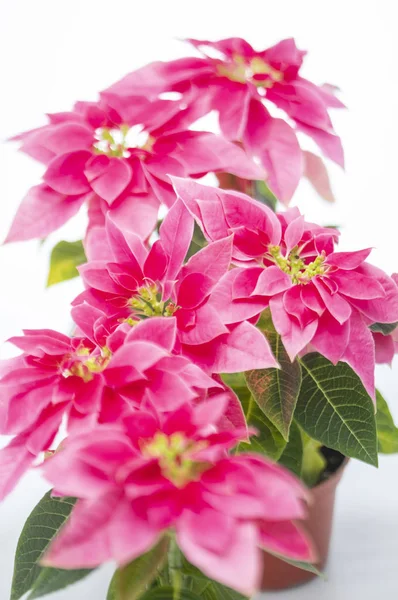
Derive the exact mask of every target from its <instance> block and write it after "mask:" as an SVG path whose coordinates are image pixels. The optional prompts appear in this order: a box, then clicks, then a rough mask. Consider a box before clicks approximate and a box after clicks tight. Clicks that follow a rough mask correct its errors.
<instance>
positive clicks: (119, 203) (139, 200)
mask: <svg viewBox="0 0 398 600" xmlns="http://www.w3.org/2000/svg"><path fill="white" fill-rule="evenodd" d="M109 211H110V214H111V216H112V219H113V220H114V221H115V223H117V224H118V225H120V226H122V227H123V228H124V229H129V230H130V231H132V232H134V233H136V234H137V235H138V236H139V237H140V238H141V239H143V240H146V239H147V238H148V237H149V236H150V235H151V233H152V232H153V231H154V229H155V227H156V222H157V217H158V211H159V200H158V199H157V198H156V196H155V195H154V194H149V193H148V194H133V195H131V196H129V195H128V196H127V197H126V198H121V199H120V200H116V201H115V202H113V203H112V205H111V206H110V209H109Z"/></svg>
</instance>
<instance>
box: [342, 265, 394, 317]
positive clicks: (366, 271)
mask: <svg viewBox="0 0 398 600" xmlns="http://www.w3.org/2000/svg"><path fill="white" fill-rule="evenodd" d="M358 272H359V273H361V274H363V275H365V276H367V277H371V278H373V279H374V280H375V281H378V283H380V284H381V286H382V287H383V289H384V298H383V299H382V300H380V299H378V298H376V299H375V300H357V299H356V298H351V299H350V302H351V304H352V305H353V306H355V307H356V308H357V309H358V310H359V311H360V312H362V313H363V314H364V315H365V316H366V317H368V319H370V321H371V322H372V323H394V322H395V321H398V287H397V285H396V283H395V281H394V280H393V279H392V278H391V277H389V276H388V275H387V274H386V273H384V271H382V270H381V269H379V268H378V267H375V266H373V265H370V264H368V263H364V264H362V265H361V266H360V267H358Z"/></svg>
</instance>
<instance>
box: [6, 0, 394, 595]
mask: <svg viewBox="0 0 398 600" xmlns="http://www.w3.org/2000/svg"><path fill="white" fill-rule="evenodd" d="M394 4H395V3H394V2H393V1H392V0H378V2H374V1H373V2H370V1H361V2H359V0H351V2H348V0H345V1H342V0H334V2H321V1H319V0H314V1H306V0H291V1H288V0H274V1H273V2H271V1H269V0H268V1H266V0H258V1H250V0H245V1H244V2H238V1H236V0H228V1H224V0H218V1H216V0H212V1H208V0H201V1H200V2H189V1H187V0H185V1H172V0H168V1H167V2H165V1H164V0H159V1H154V0H152V1H151V2H147V3H145V4H144V3H143V2H138V1H136V0H124V1H118V0H108V1H104V0H80V1H78V0H34V1H33V0H2V1H1V0H0V57H1V66H0V69H1V72H0V85H1V95H0V107H1V110H0V137H1V140H2V141H3V140H5V139H6V138H7V137H9V136H11V135H13V134H15V133H18V132H19V131H22V130H25V129H30V128H33V127H36V126H38V125H40V124H42V123H44V117H43V114H44V113H45V112H54V111H59V110H68V108H69V107H70V106H71V105H72V103H73V102H74V101H75V100H77V99H80V100H92V99H95V97H96V92H97V91H98V90H101V89H103V88H104V87H107V86H108V85H109V84H110V83H112V82H113V81H115V80H117V79H118V78H120V77H121V76H123V75H124V74H125V73H127V72H128V71H131V70H133V69H135V68H137V67H139V66H141V65H143V64H144V63H146V62H149V61H151V60H157V59H162V60H167V59H172V58H175V57H179V56H183V55H184V54H185V53H187V52H189V48H188V47H185V46H184V44H182V43H180V42H179V41H177V40H176V38H184V37H196V38H202V39H218V38H222V37H228V36H234V35H236V36H240V37H244V38H246V39H247V40H248V41H249V42H250V43H251V44H252V45H254V46H255V47H257V48H258V49H263V48H265V47H267V46H269V45H271V44H273V43H275V42H276V41H278V40H279V39H281V38H284V37H288V36H294V37H295V38H296V40H297V43H298V45H299V46H300V47H301V48H305V49H307V50H308V51H309V55H308V57H307V59H306V62H305V68H304V71H303V73H304V75H305V76H307V77H308V78H310V79H312V80H313V81H315V82H317V83H323V82H325V81H327V82H331V83H335V84H337V85H339V87H340V88H341V89H342V95H341V97H342V99H343V100H344V102H345V103H346V104H347V106H348V107H349V110H348V111H344V112H338V111H335V113H334V115H333V116H334V122H335V125H336V129H337V131H338V133H340V135H341V136H342V138H343V143H344V147H345V150H346V157H347V161H346V162H347V167H346V172H345V173H343V172H342V171H341V170H340V169H339V168H337V167H334V166H333V165H331V167H330V171H331V174H332V181H333V187H334V191H335V194H336V197H337V203H336V204H335V205H333V206H331V205H327V204H326V203H325V202H323V201H322V200H320V199H319V198H317V197H316V196H315V194H313V192H312V191H311V189H310V187H309V186H308V185H307V184H306V183H303V184H301V185H300V188H299V190H298V192H297V194H296V196H295V203H297V204H298V205H299V206H300V207H301V209H302V211H303V212H304V213H305V214H306V216H307V218H308V219H309V220H314V221H319V222H321V223H323V224H338V225H341V226H342V231H343V233H342V238H343V239H342V243H341V246H342V247H344V248H346V249H356V248H362V247H369V246H372V247H375V251H374V253H373V254H372V261H373V262H374V263H375V264H377V265H379V266H381V267H383V268H384V269H385V270H386V271H388V272H392V271H398V256H397V254H398V253H397V234H396V227H397V208H396V206H397V202H398V197H397V196H398V194H397V186H396V174H397V170H398V166H397V158H398V157H397V139H398V121H397V117H396V111H397V106H398V78H397V59H398V39H397V36H396V17H395V10H394ZM41 173H42V167H41V166H40V165H38V164H36V163H34V162H33V161H31V160H30V159H28V158H27V157H25V156H23V155H21V154H18V153H17V148H16V146H15V145H14V144H7V145H5V144H2V145H1V146H0V175H1V178H0V185H1V188H0V189H1V200H0V239H3V238H4V236H5V234H6V232H7V230H8V227H9V225H10V223H11V219H12V217H13V214H14V212H15V210H16V208H17V206H18V203H19V201H20V200H21V198H22V197H23V195H24V194H25V193H26V191H27V190H28V188H29V187H30V186H31V185H34V184H36V183H37V182H38V180H39V178H40V175H41ZM83 228H84V218H83V217H78V218H77V219H75V221H74V222H73V223H70V224H69V225H67V226H66V227H65V228H64V230H63V231H62V232H56V233H55V234H54V235H52V236H50V238H49V240H48V241H47V242H46V243H45V244H44V246H42V247H39V244H38V243H37V242H35V241H33V242H29V243H23V244H12V245H10V246H5V247H1V248H0V269H1V270H0V273H1V279H0V282H1V283H0V286H1V288H0V290H1V291H0V342H3V341H5V340H6V339H7V338H8V337H10V336H11V335H15V334H16V333H18V331H19V329H20V328H21V327H26V328H29V327H53V328H58V329H60V330H64V331H67V330H68V327H69V319H68V306H69V303H70V301H71V299H72V298H73V297H74V295H75V294H76V293H77V291H78V290H79V282H78V281H73V282H69V283H68V282H67V283H64V284H61V285H59V286H55V287H54V288H52V289H50V290H45V280H46V275H47V267H48V255H49V250H50V249H51V247H52V246H53V245H54V244H55V243H56V242H57V241H58V240H60V239H69V240H74V239H78V238H79V237H81V232H82V231H83ZM8 353H9V350H8V349H7V346H2V347H1V349H0V355H2V356H7V355H8ZM397 373H398V362H397V361H396V362H395V365H394V368H393V370H391V369H389V368H388V367H383V368H381V369H379V370H378V373H377V379H378V386H379V387H380V389H381V390H382V392H383V393H384V394H385V395H386V397H387V398H388V400H389V403H390V405H391V409H392V411H393V412H394V413H395V415H396V417H398V394H397V383H398V377H397ZM397 473H398V456H397V457H394V456H392V457H383V458H382V460H381V465H380V469H379V470H378V471H377V470H376V469H373V468H372V467H368V466H366V465H362V464H359V463H353V462H352V464H350V465H349V467H348V469H347V472H346V474H345V477H344V480H343V483H342V485H341V487H340V490H339V498H338V504H337V514H336V526H335V534H334V538H333V547H332V555H331V560H330V563H329V567H328V581H327V582H326V583H324V582H323V581H316V582H315V583H313V584H311V585H309V586H307V587H305V588H299V589H296V590H293V591H291V592H283V593H280V594H275V595H273V594H269V595H267V598H270V599H272V598H280V599H285V598H286V599H288V598H295V599H297V600H299V599H304V598H305V599H306V600H312V599H315V598H317V599H318V598H320V597H321V598H322V600H332V599H333V600H346V599H348V598H352V597H357V596H361V597H362V598H364V599H365V600H366V599H367V598H373V597H374V595H375V594H376V593H381V594H382V595H383V596H384V597H386V598H392V597H396V589H397V584H396V579H397V573H398V509H397V506H398V502H397V492H398V487H397V483H396V482H397ZM45 490H46V486H45V484H44V483H43V482H42V481H40V479H39V477H38V475H37V474H36V473H32V474H30V475H29V476H28V477H27V478H26V479H25V480H24V481H23V482H22V484H21V485H20V486H19V488H18V489H17V490H16V491H15V492H14V493H13V494H12V495H11V496H10V497H9V498H8V499H7V500H6V501H5V502H4V503H3V505H1V506H0V535H1V543H0V572H1V577H0V599H1V600H3V599H4V600H6V599H7V598H8V593H9V586H10V581H11V575H12V563H13V553H14V549H15V545H16V542H17V538H18V535H19V531H20V529H21V527H22V524H23V522H24V520H25V518H26V516H27V515H28V513H29V512H30V510H31V508H32V507H33V506H34V504H35V503H36V502H37V501H38V499H39V498H40V497H41V495H42V494H43V493H44V491H45ZM110 572H111V570H110V568H107V567H105V569H103V570H102V571H101V572H100V574H98V575H94V576H92V577H91V578H89V579H87V580H86V581H85V582H83V583H81V584H78V585H76V586H75V587H74V588H70V589H68V590H65V591H64V592H61V593H59V594H58V595H56V596H54V598H55V597H56V598H58V599H59V600H66V599H70V598H73V600H81V599H83V598H86V597H87V596H88V595H90V596H91V597H92V598H96V599H97V598H98V599H99V600H102V599H103V598H105V588H106V582H107V579H108V578H109V576H110ZM51 598H53V596H49V599H51Z"/></svg>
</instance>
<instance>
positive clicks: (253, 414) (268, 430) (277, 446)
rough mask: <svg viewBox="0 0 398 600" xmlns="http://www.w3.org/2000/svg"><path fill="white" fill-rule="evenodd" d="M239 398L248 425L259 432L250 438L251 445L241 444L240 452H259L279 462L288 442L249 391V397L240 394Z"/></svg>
mask: <svg viewBox="0 0 398 600" xmlns="http://www.w3.org/2000/svg"><path fill="white" fill-rule="evenodd" d="M235 391H236V390H235ZM238 396H239V399H240V401H241V403H242V407H243V412H244V413H245V416H246V421H247V423H248V425H252V426H253V427H255V428H256V429H257V431H258V434H257V435H253V436H252V437H251V438H250V442H249V443H247V442H241V443H240V444H239V451H241V452H245V451H247V452H258V453H260V454H265V455H266V456H268V457H269V458H271V459H272V460H278V458H279V457H280V456H281V454H282V452H283V450H284V448H285V446H286V440H285V439H284V438H283V436H282V434H281V433H280V432H279V431H278V430H277V428H276V427H275V425H274V424H273V423H271V421H270V420H269V419H268V418H267V417H266V416H265V414H264V413H263V412H262V410H260V408H259V407H258V405H257V404H256V402H255V401H254V399H253V396H252V395H251V394H250V391H249V390H248V393H247V395H240V394H239V393H238Z"/></svg>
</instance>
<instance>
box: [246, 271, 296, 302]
mask: <svg viewBox="0 0 398 600" xmlns="http://www.w3.org/2000/svg"><path fill="white" fill-rule="evenodd" d="M291 287H292V281H291V279H290V277H289V275H288V274H287V273H284V272H283V271H281V270H280V268H279V267H276V266H275V267H267V268H265V269H263V270H262V272H261V273H260V277H259V278H258V281H257V284H256V287H255V288H254V290H253V292H252V294H253V296H256V295H261V296H274V295H275V294H279V293H280V292H284V291H285V290H288V289H289V288H291Z"/></svg>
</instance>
